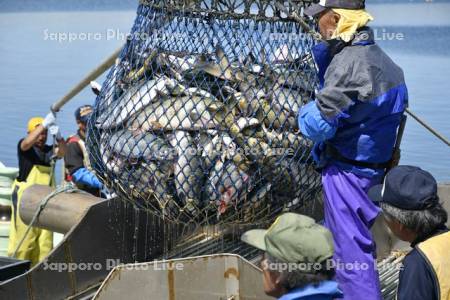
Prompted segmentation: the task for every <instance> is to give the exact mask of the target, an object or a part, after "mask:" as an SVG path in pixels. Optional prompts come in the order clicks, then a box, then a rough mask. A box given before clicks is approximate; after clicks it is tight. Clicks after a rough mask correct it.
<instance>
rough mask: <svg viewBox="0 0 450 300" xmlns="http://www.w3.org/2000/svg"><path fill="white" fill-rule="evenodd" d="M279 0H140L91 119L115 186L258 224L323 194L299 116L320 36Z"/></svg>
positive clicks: (169, 213)
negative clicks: (315, 37)
mask: <svg viewBox="0 0 450 300" xmlns="http://www.w3.org/2000/svg"><path fill="white" fill-rule="evenodd" d="M275 2H276V1H273V0H271V1H269V0H267V1H264V0H259V1H258V0H256V1H243V0H208V1H158V0H154V1H144V2H142V1H141V3H140V5H139V7H138V11H137V17H136V20H135V23H134V26H133V28H132V31H131V34H130V36H129V39H128V40H127V42H126V45H125V46H124V48H123V50H122V52H121V54H120V56H119V58H118V59H117V61H116V64H115V66H114V67H113V68H112V69H111V71H110V72H109V75H108V76H107V80H106V81H105V82H104V84H103V87H102V91H101V94H100V95H99V97H98V98H97V100H96V104H95V109H94V114H93V117H92V118H91V120H90V122H89V126H88V127H89V131H88V142H87V145H88V149H89V152H90V160H91V163H92V166H93V168H94V170H95V171H96V173H97V174H98V175H99V176H100V177H101V178H102V180H103V181H104V182H105V183H106V185H107V186H108V187H109V188H110V189H111V190H113V191H114V192H115V193H117V194H118V195H119V196H121V197H122V198H124V199H127V200H128V201H131V202H133V203H134V204H135V205H136V206H138V207H140V208H143V209H145V210H147V211H150V212H152V213H155V214H157V215H159V216H161V217H163V218H164V219H165V220H170V221H173V222H179V223H182V224H186V223H195V224H200V225H202V224H218V223H219V224H220V223H222V224H225V223H250V224H251V223H255V222H259V221H263V220H266V219H269V218H271V217H273V216H274V215H276V214H278V213H280V212H281V211H283V210H291V211H298V212H303V211H302V209H303V208H304V207H305V205H306V204H307V203H311V202H312V201H315V200H316V199H317V195H318V194H319V193H320V176H319V174H318V173H317V172H316V171H315V169H314V165H313V161H312V159H311V149H312V145H311V143H310V142H309V141H308V140H306V139H305V138H304V137H303V136H302V134H301V133H300V131H299V128H298V125H297V116H298V112H299V109H300V107H301V106H302V105H304V104H305V103H307V102H308V101H310V99H312V98H313V93H314V90H315V87H316V84H317V75H316V70H315V65H314V63H313V60H312V58H311V55H310V50H311V47H312V46H313V45H314V40H313V38H312V37H311V36H309V35H308V34H305V32H304V31H303V30H302V27H301V26H300V25H299V24H298V23H296V22H295V21H294V20H292V19H291V18H290V17H288V16H286V15H284V13H283V12H281V11H279V10H278V8H277V6H276V5H275V4H276V3H275ZM278 2H279V3H282V4H283V5H285V7H286V8H287V9H288V10H289V11H291V12H292V11H294V10H295V11H297V13H300V10H301V8H302V7H304V6H305V5H306V4H305V3H304V2H299V1H296V2H295V3H291V2H290V4H285V3H284V2H282V1H281V2H280V1H278Z"/></svg>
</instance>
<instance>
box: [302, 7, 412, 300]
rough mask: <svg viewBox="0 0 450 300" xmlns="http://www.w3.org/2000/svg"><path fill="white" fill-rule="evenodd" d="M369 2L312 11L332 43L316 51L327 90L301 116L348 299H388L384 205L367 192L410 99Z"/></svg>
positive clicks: (382, 167)
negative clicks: (380, 230) (380, 250)
mask: <svg viewBox="0 0 450 300" xmlns="http://www.w3.org/2000/svg"><path fill="white" fill-rule="evenodd" d="M364 7H365V3H364V1H363V0H360V1H355V0H354V1H350V0H322V1H320V3H319V4H313V5H311V6H310V7H309V8H307V9H306V10H305V13H306V14H307V15H309V16H313V17H315V18H317V19H318V24H319V29H320V32H321V34H322V36H323V37H324V38H325V40H326V41H325V42H322V43H319V44H318V45H317V46H316V47H315V48H314V50H313V54H314V58H315V61H316V64H317V66H318V70H319V78H320V90H319V91H318V93H316V97H315V100H314V101H311V102H310V103H309V104H307V105H306V106H304V107H303V108H302V110H301V111H300V115H299V126H300V130H301V132H302V133H303V134H304V135H305V136H306V137H308V138H310V139H311V140H312V141H314V142H315V149H314V151H313V152H314V153H313V155H314V158H315V160H316V162H317V163H318V164H319V166H320V167H321V168H322V184H323V191H324V204H325V226H326V227H328V228H329V229H330V231H331V232H332V233H333V238H334V244H335V256H334V259H335V260H336V262H337V263H338V264H339V265H338V266H337V271H336V279H337V281H338V283H339V285H340V287H341V288H342V291H343V293H344V299H355V300H360V299H381V292H380V284H379V279H378V274H377V271H376V266H375V243H374V241H373V237H372V234H371V232H370V227H371V226H372V225H373V223H374V221H375V219H376V217H377V215H378V214H379V212H380V209H379V207H378V206H377V205H376V204H374V203H373V202H372V201H371V200H370V199H369V198H368V196H367V191H368V189H369V188H370V187H372V186H373V185H375V184H379V183H380V182H381V181H382V178H383V176H384V172H385V169H386V168H387V167H388V165H389V163H390V161H391V158H392V154H393V148H394V144H395V142H396V136H397V129H398V127H399V124H400V122H401V119H402V117H403V113H404V110H405V108H406V106H407V102H408V93H407V88H406V85H405V82H404V76H403V72H402V70H401V69H400V68H399V67H398V66H397V65H396V64H395V63H394V62H393V61H392V60H391V59H390V58H389V57H388V56H387V55H386V54H385V53H384V52H383V51H382V50H381V49H380V47H378V46H377V45H376V44H375V42H374V36H373V31H372V30H371V29H370V28H369V27H367V26H366V25H367V23H368V22H369V21H371V20H372V19H373V18H372V17H371V16H370V15H369V14H368V13H367V12H366V11H365V10H364ZM344 265H345V266H346V267H345V268H342V267H339V266H344ZM348 266H351V268H349V267H348Z"/></svg>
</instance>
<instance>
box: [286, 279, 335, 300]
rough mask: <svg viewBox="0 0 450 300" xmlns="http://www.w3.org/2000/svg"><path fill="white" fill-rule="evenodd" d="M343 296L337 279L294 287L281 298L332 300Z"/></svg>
mask: <svg viewBox="0 0 450 300" xmlns="http://www.w3.org/2000/svg"><path fill="white" fill-rule="evenodd" d="M342 297H343V294H342V292H341V290H340V289H339V287H338V284H337V282H336V281H322V282H321V283H319V284H317V285H313V284H309V285H307V286H305V287H302V288H298V289H293V290H291V291H289V292H288V293H287V294H285V295H283V296H282V297H281V298H279V300H298V299H303V300H306V299H307V300H332V299H336V298H342Z"/></svg>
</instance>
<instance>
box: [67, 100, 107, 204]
mask: <svg viewBox="0 0 450 300" xmlns="http://www.w3.org/2000/svg"><path fill="white" fill-rule="evenodd" d="M91 114H92V106H91V105H83V106H81V107H79V108H78V109H77V110H76V111H75V119H76V122H77V125H78V131H77V134H75V135H73V136H71V137H69V139H68V140H67V150H66V155H65V156H64V161H65V168H66V181H68V182H73V183H74V184H75V185H76V186H77V187H78V188H79V189H81V190H84V191H86V192H89V193H91V194H93V195H95V196H99V195H100V190H101V189H102V183H101V182H100V181H99V180H98V178H97V177H96V176H95V175H94V174H93V173H92V172H91V171H90V163H89V155H88V153H87V151H86V146H85V143H84V141H85V139H86V124H87V121H88V120H89V117H90V116H91Z"/></svg>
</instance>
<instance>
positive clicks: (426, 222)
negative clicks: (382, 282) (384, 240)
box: [369, 166, 450, 300]
mask: <svg viewBox="0 0 450 300" xmlns="http://www.w3.org/2000/svg"><path fill="white" fill-rule="evenodd" d="M369 196H370V198H371V199H372V200H373V201H376V202H379V203H380V204H381V208H382V209H383V213H384V218H385V220H386V223H387V224H388V226H389V228H390V229H391V230H392V232H393V233H394V234H395V235H396V236H397V237H398V238H399V239H401V240H403V241H407V242H409V243H411V247H412V248H413V250H412V251H411V252H410V253H409V254H408V255H407V256H406V257H405V259H404V261H403V269H402V270H401V272H400V282H399V287H398V295H397V299H399V300H410V299H427V300H439V299H442V300H450V232H449V230H448V228H447V227H446V226H445V223H446V222H447V218H448V215H447V212H446V211H445V209H444V208H443V207H442V205H441V203H440V202H439V196H438V194H437V183H436V180H435V179H434V178H433V176H432V175H431V174H430V173H428V172H426V171H424V170H422V169H420V168H418V167H412V166H399V167H396V168H394V169H392V170H391V171H390V172H389V173H388V174H387V176H386V179H385V181H384V183H383V184H380V185H377V186H374V187H372V188H371V189H370V190H369Z"/></svg>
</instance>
